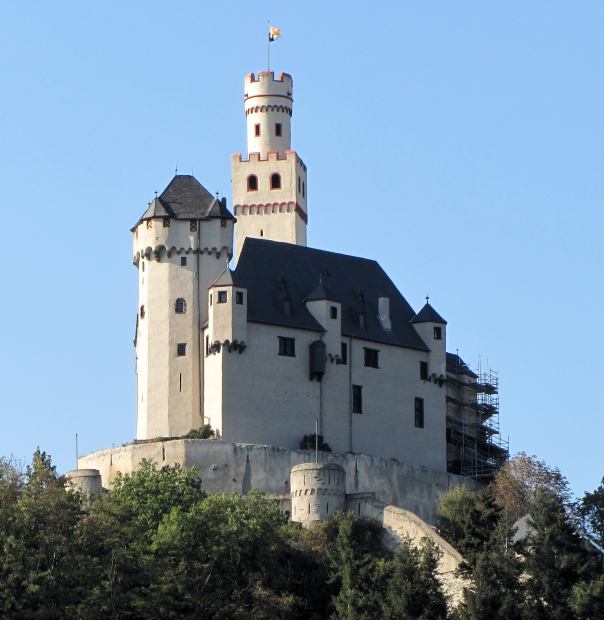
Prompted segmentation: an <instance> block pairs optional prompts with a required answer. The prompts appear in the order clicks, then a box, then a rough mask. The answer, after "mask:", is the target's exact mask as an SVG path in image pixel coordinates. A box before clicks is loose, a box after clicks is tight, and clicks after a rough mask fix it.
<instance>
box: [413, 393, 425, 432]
mask: <svg viewBox="0 0 604 620" xmlns="http://www.w3.org/2000/svg"><path fill="white" fill-rule="evenodd" d="M415 428H424V399H423V398H416V399H415Z"/></svg>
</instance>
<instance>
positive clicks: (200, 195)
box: [137, 174, 235, 226]
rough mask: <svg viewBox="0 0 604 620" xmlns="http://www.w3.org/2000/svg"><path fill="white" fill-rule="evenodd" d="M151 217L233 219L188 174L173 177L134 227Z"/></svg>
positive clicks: (225, 208)
mask: <svg viewBox="0 0 604 620" xmlns="http://www.w3.org/2000/svg"><path fill="white" fill-rule="evenodd" d="M154 217H170V218H174V219H176V220H207V219H210V218H221V219H230V220H234V219H235V218H234V217H233V214H232V213H231V212H230V211H229V210H228V209H227V206H226V198H223V199H222V200H218V199H217V198H216V197H214V196H212V194H210V192H208V190H207V189H206V188H205V187H204V186H203V185H202V184H201V183H200V182H199V181H198V180H197V179H196V178H195V177H193V176H191V175H189V174H178V175H176V176H175V177H174V178H173V179H172V180H171V181H170V183H169V185H168V187H166V189H165V190H164V191H163V193H162V194H161V196H160V197H159V198H155V199H154V200H153V202H152V203H151V204H150V205H149V208H148V209H147V210H146V211H145V214H144V215H143V217H141V219H140V220H139V221H138V222H137V226H138V224H140V222H142V221H143V220H148V219H151V218H154Z"/></svg>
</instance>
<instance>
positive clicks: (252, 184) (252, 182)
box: [247, 174, 258, 192]
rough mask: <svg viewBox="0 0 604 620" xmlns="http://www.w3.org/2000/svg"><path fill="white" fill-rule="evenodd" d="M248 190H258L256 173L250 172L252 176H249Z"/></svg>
mask: <svg viewBox="0 0 604 620" xmlns="http://www.w3.org/2000/svg"><path fill="white" fill-rule="evenodd" d="M247 191H248V192H257V191H258V177H257V176H256V175H255V174H250V176H249V177H248V178H247Z"/></svg>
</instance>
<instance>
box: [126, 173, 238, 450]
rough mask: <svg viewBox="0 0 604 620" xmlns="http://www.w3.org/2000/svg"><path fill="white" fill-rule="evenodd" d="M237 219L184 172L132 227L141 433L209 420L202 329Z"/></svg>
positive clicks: (174, 432)
mask: <svg viewBox="0 0 604 620" xmlns="http://www.w3.org/2000/svg"><path fill="white" fill-rule="evenodd" d="M233 223H234V218H233V216H232V215H231V213H230V212H229V211H228V209H227V207H226V199H225V198H223V199H222V200H219V199H218V198H215V197H214V196H212V194H210V193H209V192H208V191H207V190H206V189H205V188H204V187H203V186H202V185H201V184H200V183H199V182H198V181H197V179H195V178H194V177H192V176H190V175H177V176H175V177H174V178H173V179H172V181H171V182H170V184H169V185H168V187H167V188H166V189H165V190H164V192H163V193H162V194H161V195H160V196H159V197H156V198H155V200H154V201H153V202H152V203H150V205H149V208H148V209H147V211H146V212H145V213H144V215H143V216H142V217H141V219H140V220H139V221H138V223H137V224H136V226H135V227H134V228H133V229H132V233H133V251H134V259H133V261H134V264H135V265H136V266H137V267H138V297H139V303H138V306H139V307H138V315H137V319H136V336H135V340H134V346H135V347H136V375H137V421H136V438H137V439H153V438H155V437H179V436H181V435H184V434H185V433H187V432H188V431H190V430H191V429H192V428H199V427H201V426H202V424H203V423H204V411H203V402H204V401H203V381H202V380H201V378H202V377H203V369H204V368H203V367H204V363H205V355H204V348H203V343H202V342H201V329H202V328H203V326H204V324H206V323H207V321H208V288H209V286H210V285H211V284H212V283H213V282H214V281H215V280H216V279H217V278H218V276H220V274H221V273H222V272H223V271H224V270H225V268H226V265H227V261H228V260H229V259H230V258H231V257H232V254H233Z"/></svg>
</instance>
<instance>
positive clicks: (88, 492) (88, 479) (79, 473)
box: [65, 469, 103, 509]
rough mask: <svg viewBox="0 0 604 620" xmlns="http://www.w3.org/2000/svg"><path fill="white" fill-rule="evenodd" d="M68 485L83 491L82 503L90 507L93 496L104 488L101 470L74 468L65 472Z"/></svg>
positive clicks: (86, 507)
mask: <svg viewBox="0 0 604 620" xmlns="http://www.w3.org/2000/svg"><path fill="white" fill-rule="evenodd" d="M65 477H66V478H67V486H69V487H71V488H72V489H73V490H74V491H80V493H82V504H83V506H84V508H85V509H88V508H90V504H91V503H92V498H93V497H94V496H95V495H96V494H97V493H100V492H101V491H102V490H103V486H102V484H101V472H100V471H99V470H98V469H73V470H72V471H68V472H67V473H66V474H65Z"/></svg>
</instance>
